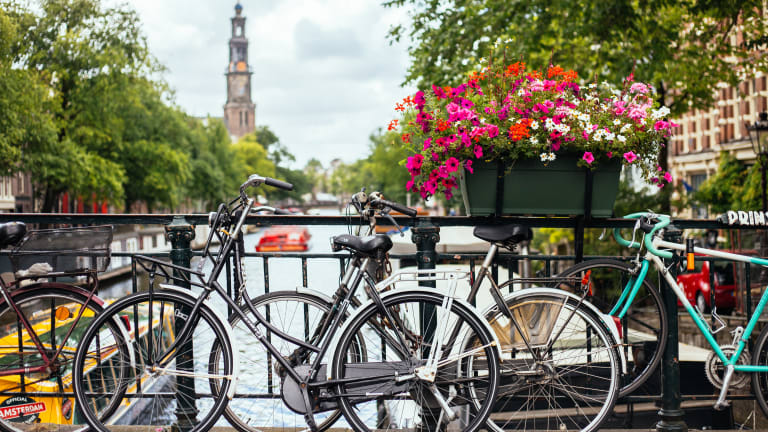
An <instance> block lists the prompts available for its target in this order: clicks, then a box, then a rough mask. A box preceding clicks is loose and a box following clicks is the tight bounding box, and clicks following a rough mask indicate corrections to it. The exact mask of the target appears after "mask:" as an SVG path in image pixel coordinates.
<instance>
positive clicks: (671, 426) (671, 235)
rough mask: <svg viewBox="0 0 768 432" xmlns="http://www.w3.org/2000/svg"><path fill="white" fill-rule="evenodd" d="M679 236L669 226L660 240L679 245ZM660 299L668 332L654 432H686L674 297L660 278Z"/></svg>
mask: <svg viewBox="0 0 768 432" xmlns="http://www.w3.org/2000/svg"><path fill="white" fill-rule="evenodd" d="M682 236H683V232H682V231H681V230H680V229H678V228H676V227H674V226H673V225H670V226H668V227H667V228H666V230H665V232H664V240H667V241H670V242H676V243H679V242H680V241H681V239H682ZM677 259H678V257H677V255H675V256H674V257H673V260H675V263H674V265H672V266H671V267H670V268H669V272H670V274H671V276H672V278H673V279H675V278H676V277H677V264H678V263H677ZM660 282H661V286H662V287H663V289H662V291H661V295H662V298H663V299H664V309H665V310H666V314H667V321H668V322H669V328H668V330H667V346H666V347H664V355H663V357H662V362H661V381H662V383H661V410H659V417H660V418H661V420H659V422H658V423H656V430H657V431H658V432H687V431H688V425H686V424H685V420H683V410H682V409H681V408H680V402H681V399H682V398H681V395H680V362H679V359H680V356H679V346H678V335H677V297H676V296H675V293H674V292H673V291H672V288H671V287H670V286H669V284H667V282H666V281H665V280H664V278H661V281H660Z"/></svg>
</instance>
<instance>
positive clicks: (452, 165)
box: [445, 157, 459, 172]
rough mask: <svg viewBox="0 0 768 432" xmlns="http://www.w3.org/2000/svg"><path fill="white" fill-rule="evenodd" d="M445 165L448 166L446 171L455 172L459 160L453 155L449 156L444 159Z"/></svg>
mask: <svg viewBox="0 0 768 432" xmlns="http://www.w3.org/2000/svg"><path fill="white" fill-rule="evenodd" d="M445 167H446V168H448V172H455V171H456V170H457V169H459V160H458V159H456V158H455V157H449V158H448V160H447V161H445Z"/></svg>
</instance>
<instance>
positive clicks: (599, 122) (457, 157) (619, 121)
mask: <svg viewBox="0 0 768 432" xmlns="http://www.w3.org/2000/svg"><path fill="white" fill-rule="evenodd" d="M576 78H577V76H576V72H574V71H572V70H569V71H564V70H563V69H562V68H560V67H559V66H550V67H549V68H548V69H547V70H546V77H544V76H543V74H542V73H541V72H539V71H537V70H527V69H526V65H525V64H524V63H521V62H516V63H513V64H510V65H506V64H505V63H504V62H502V61H501V59H499V60H496V59H491V60H488V62H487V63H486V64H483V65H481V70H480V72H473V73H472V74H471V75H470V78H469V80H468V81H467V82H465V83H462V84H461V85H459V86H458V87H454V88H451V87H446V88H442V87H438V86H435V85H432V89H431V90H428V91H426V92H422V91H419V92H417V93H416V94H415V96H414V97H413V98H411V97H407V98H405V100H404V102H403V104H398V105H397V107H396V108H395V109H396V110H399V111H403V112H404V120H403V124H402V129H403V131H404V134H403V136H402V137H403V141H404V142H405V143H406V144H407V146H408V148H409V149H410V150H411V151H412V152H414V153H415V155H414V156H411V157H409V158H408V162H407V168H408V170H409V172H410V174H411V180H410V181H409V182H408V184H407V189H408V190H412V191H414V192H419V193H420V194H421V196H422V198H428V197H430V196H432V195H434V194H435V193H437V192H444V193H445V196H446V199H450V198H451V197H452V196H453V189H455V188H457V181H456V179H457V177H458V175H459V169H460V168H461V167H464V168H465V169H466V170H467V171H469V172H472V170H473V168H472V163H473V161H474V160H484V161H501V162H504V163H507V164H508V163H510V162H513V161H515V160H517V159H520V158H541V161H542V162H543V163H544V164H545V165H546V164H547V162H549V161H552V160H554V159H555V158H556V156H557V154H560V153H559V152H578V153H579V155H581V156H582V157H581V160H580V161H579V165H581V166H585V167H589V168H594V167H596V166H597V165H598V164H599V163H600V162H603V161H606V160H608V159H611V158H619V159H621V160H622V161H623V162H624V163H625V164H626V165H630V164H632V165H631V166H637V167H639V169H640V170H641V171H642V172H643V175H644V177H645V178H647V179H648V180H651V179H653V181H654V182H655V183H658V184H659V185H662V184H663V182H664V181H666V182H669V181H670V180H671V176H670V175H669V173H662V168H661V167H659V166H658V165H657V163H656V160H657V158H658V153H659V150H660V147H661V145H662V144H663V143H662V140H663V139H664V138H666V137H667V136H668V135H669V130H670V129H671V128H672V127H674V126H676V125H675V124H674V123H672V122H669V121H666V120H663V118H664V117H665V116H666V115H667V114H669V109H667V108H664V107H662V108H659V109H653V108H654V102H653V98H652V89H651V88H649V86H648V85H646V84H644V83H641V82H633V80H632V77H631V76H630V77H629V78H627V79H625V80H624V88H623V89H622V90H617V89H615V88H614V87H612V86H610V85H608V84H607V83H601V84H599V85H598V84H596V83H593V84H590V85H589V86H588V87H586V88H580V87H579V85H578V84H576V83H575V82H574V80H575V79H576ZM395 123H397V121H394V120H393V122H392V123H391V124H390V128H391V129H394V126H395ZM662 174H663V175H662Z"/></svg>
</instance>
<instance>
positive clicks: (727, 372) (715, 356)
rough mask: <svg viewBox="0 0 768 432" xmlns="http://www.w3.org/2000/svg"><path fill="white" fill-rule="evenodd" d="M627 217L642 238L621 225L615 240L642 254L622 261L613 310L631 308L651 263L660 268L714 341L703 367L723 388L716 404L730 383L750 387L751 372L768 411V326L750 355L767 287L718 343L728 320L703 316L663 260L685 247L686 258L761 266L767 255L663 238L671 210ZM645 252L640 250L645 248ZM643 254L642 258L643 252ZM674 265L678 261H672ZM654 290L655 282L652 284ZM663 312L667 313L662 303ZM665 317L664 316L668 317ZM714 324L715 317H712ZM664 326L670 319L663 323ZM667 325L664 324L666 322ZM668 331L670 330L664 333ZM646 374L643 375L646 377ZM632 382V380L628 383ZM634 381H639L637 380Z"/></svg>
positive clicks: (718, 404)
mask: <svg viewBox="0 0 768 432" xmlns="http://www.w3.org/2000/svg"><path fill="white" fill-rule="evenodd" d="M624 218H626V219H637V223H636V224H635V229H634V232H635V233H636V232H637V231H638V230H640V231H642V233H643V235H642V237H641V239H642V240H641V241H639V242H638V241H635V238H634V237H635V234H634V233H633V238H632V239H631V240H627V239H625V238H624V237H623V236H622V235H621V232H620V230H619V229H618V228H617V229H614V232H613V235H614V237H615V238H616V241H617V242H618V243H619V244H621V245H622V246H625V247H629V248H635V249H638V255H637V257H636V259H635V262H634V265H632V266H624V267H623V268H622V269H621V271H622V272H624V273H625V278H626V281H627V282H626V284H625V285H623V287H622V288H623V289H622V290H621V292H620V296H619V299H618V301H617V302H616V303H615V304H614V305H613V309H612V313H614V314H617V315H620V314H622V313H624V312H625V311H627V310H628V309H629V308H630V307H631V305H632V303H633V300H634V298H635V297H636V295H637V293H638V292H639V291H641V286H646V287H648V286H650V285H646V284H647V280H646V278H647V274H648V270H649V268H650V267H651V266H653V267H654V268H656V269H657V270H659V272H660V274H661V277H663V278H664V280H665V281H666V282H667V284H668V285H669V286H670V287H671V289H672V292H674V294H675V296H677V298H678V301H679V302H680V303H681V304H682V305H683V307H684V308H685V310H686V312H687V313H688V314H689V315H690V316H691V318H692V319H693V321H694V323H695V324H696V326H697V327H698V328H699V331H700V332H701V333H702V335H703V336H704V338H705V339H706V340H707V342H708V343H709V344H710V346H711V348H712V353H710V355H709V357H708V358H707V361H706V363H705V372H706V375H707V377H708V378H709V379H710V381H711V382H712V384H713V385H714V386H715V387H717V388H718V389H720V393H719V395H718V398H717V401H716V402H715V404H714V408H715V409H723V408H725V407H726V406H727V402H726V398H727V394H728V390H729V388H730V387H734V388H739V387H746V385H747V383H748V380H749V378H748V377H747V375H746V374H747V373H752V377H751V378H752V389H753V391H754V393H755V395H756V398H757V401H758V403H759V405H760V408H761V409H762V410H763V412H764V413H766V414H768V404H766V398H767V395H766V392H767V391H768V327H764V328H763V330H762V331H761V332H760V334H759V335H758V337H757V342H756V343H755V353H756V354H755V355H754V356H751V355H750V354H749V352H748V349H747V346H748V343H749V340H750V338H751V336H752V332H753V331H754V328H755V325H756V324H757V322H758V319H759V317H760V315H761V314H762V311H763V309H764V308H765V305H766V303H768V290H766V291H765V292H764V293H763V295H762V297H761V299H760V302H759V303H758V305H757V307H756V308H755V311H754V312H753V314H752V316H751V317H749V321H748V322H747V325H746V327H741V326H738V327H736V329H735V330H734V331H733V332H732V333H733V335H734V336H733V339H732V342H731V344H729V345H723V346H721V345H719V344H718V343H717V341H716V339H715V337H714V334H715V333H717V332H719V331H721V330H723V329H724V328H725V323H723V322H722V320H719V319H718V317H717V314H716V313H714V312H713V317H714V318H715V320H716V321H718V322H719V325H718V327H717V328H712V327H711V326H710V325H709V324H707V322H706V320H705V319H704V316H703V311H701V310H699V309H697V308H696V307H694V306H692V305H691V303H690V302H689V301H688V299H687V298H686V296H685V293H684V292H683V290H682V289H681V288H680V286H679V285H678V284H677V281H676V280H675V278H674V277H672V275H671V273H670V271H669V267H668V266H667V265H665V264H664V262H663V261H662V259H672V260H676V259H677V258H676V254H675V252H678V251H679V252H684V253H685V254H686V260H694V259H696V258H695V257H694V254H696V255H697V256H698V255H704V256H710V257H715V258H723V259H727V260H731V261H736V262H745V263H752V264H756V265H760V266H768V260H766V259H763V258H755V257H749V256H745V255H739V254H734V253H728V252H722V251H718V250H713V249H707V248H701V247H698V246H694V245H693V244H690V245H689V244H680V243H675V242H670V241H666V240H663V239H662V238H661V237H660V234H661V232H662V230H663V229H664V228H665V227H666V226H668V225H669V224H670V223H671V218H670V217H669V216H667V215H657V214H653V213H633V214H630V215H627V216H624ZM643 247H644V248H645V253H644V254H642V249H643ZM641 255H642V258H641ZM672 265H676V263H675V264H672ZM652 289H654V290H655V288H652ZM660 307H661V314H660V316H661V317H662V319H665V318H664V317H666V315H665V313H664V309H663V306H660ZM665 323H666V321H665ZM713 325H714V323H713ZM665 326H666V324H665ZM665 328H666V327H665ZM665 334H666V333H665ZM664 347H665V344H664V343H662V340H661V339H660V340H659V343H658V344H654V345H653V349H654V350H655V352H654V355H658V356H660V355H661V352H662V351H663V349H664ZM647 375H649V374H646V376H645V379H647ZM642 379H643V377H639V378H635V381H640V380H642ZM630 384H632V383H630ZM635 385H636V384H635Z"/></svg>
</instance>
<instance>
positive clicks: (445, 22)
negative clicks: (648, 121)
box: [384, 0, 768, 114]
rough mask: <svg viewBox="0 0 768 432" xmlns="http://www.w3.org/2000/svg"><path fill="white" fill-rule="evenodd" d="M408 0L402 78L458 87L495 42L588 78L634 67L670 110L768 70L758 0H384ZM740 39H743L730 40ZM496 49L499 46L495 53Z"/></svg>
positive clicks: (398, 1)
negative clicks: (405, 62) (406, 67)
mask: <svg viewBox="0 0 768 432" xmlns="http://www.w3.org/2000/svg"><path fill="white" fill-rule="evenodd" d="M384 5H385V6H387V7H406V6H408V5H410V9H411V11H412V15H411V16H412V22H411V24H410V28H407V27H405V26H402V25H401V26H396V27H394V28H392V29H391V31H390V38H391V40H393V41H396V40H399V39H400V38H401V37H402V36H404V35H406V34H407V35H408V36H410V40H411V46H410V48H409V53H410V56H411V65H410V68H409V70H408V75H407V77H406V82H410V83H417V84H419V85H420V87H425V86H427V85H429V84H432V83H437V84H442V85H451V84H456V83H458V82H459V81H460V80H461V79H462V78H463V77H464V76H465V75H466V74H467V73H468V72H470V71H472V70H473V68H474V67H475V65H476V63H477V62H476V61H475V59H478V58H481V57H484V56H487V55H488V54H489V53H491V51H492V49H493V48H494V47H498V46H499V45H504V46H506V47H507V49H508V51H507V56H508V58H509V59H510V60H511V59H517V58H518V57H520V56H521V55H522V56H523V57H524V59H526V60H527V61H529V62H531V63H533V64H537V65H543V66H544V65H546V64H548V62H549V60H550V59H551V58H554V62H555V63H559V64H561V65H563V66H568V67H570V68H573V69H576V70H578V71H579V72H580V73H582V77H583V78H585V79H587V80H591V79H593V77H595V78H597V79H601V80H602V79H607V80H608V81H611V82H616V83H618V82H620V81H621V79H623V78H624V77H626V76H627V75H629V74H630V73H631V72H632V71H633V70H634V72H635V77H636V78H637V79H639V80H642V81H647V82H652V83H656V84H657V86H658V88H659V90H660V91H661V92H662V96H663V97H664V100H663V101H662V102H663V103H664V104H665V105H666V106H668V107H669V108H670V109H671V110H672V112H673V114H681V113H684V112H686V111H688V110H689V109H691V108H706V107H709V106H711V105H712V103H713V101H714V97H715V94H714V90H715V89H716V88H717V86H718V85H719V84H720V83H723V82H725V83H727V84H729V85H732V86H735V85H737V84H738V83H739V82H741V81H743V80H744V79H745V78H746V77H750V76H754V74H755V72H757V71H766V70H768V58H765V56H762V55H759V53H758V52H757V51H756V50H757V49H759V48H765V47H766V42H767V41H768V37H766V36H765V35H766V34H768V32H766V29H767V28H768V27H767V26H768V23H766V21H765V20H764V19H763V18H762V16H761V11H762V8H763V2H762V1H758V0H710V1H705V2H682V1H669V0H648V1H642V2H636V1H631V0H615V1H610V2H606V1H603V0H579V1H572V0H525V1H521V0H387V1H385V2H384ZM736 36H739V37H741V38H742V39H743V40H744V42H742V43H738V44H736V43H733V41H732V40H731V39H732V37H736ZM496 51H498V49H497V50H496Z"/></svg>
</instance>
